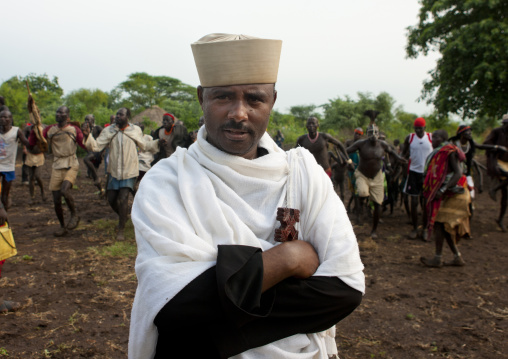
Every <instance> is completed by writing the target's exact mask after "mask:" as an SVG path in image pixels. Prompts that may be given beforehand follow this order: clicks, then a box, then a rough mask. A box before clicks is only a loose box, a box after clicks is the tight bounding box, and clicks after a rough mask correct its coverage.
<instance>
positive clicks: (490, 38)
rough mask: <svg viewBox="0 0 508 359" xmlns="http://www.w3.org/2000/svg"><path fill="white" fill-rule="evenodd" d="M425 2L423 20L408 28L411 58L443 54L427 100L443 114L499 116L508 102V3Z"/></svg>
mask: <svg viewBox="0 0 508 359" xmlns="http://www.w3.org/2000/svg"><path fill="white" fill-rule="evenodd" d="M420 2H421V5H422V6H421V9H420V13H419V22H418V24H417V25H416V26H412V27H409V28H408V35H407V39H408V43H407V47H406V53H407V56H408V57H409V58H416V57H418V56H419V55H420V54H423V55H424V56H426V55H427V54H428V52H429V51H433V50H437V51H439V53H440V54H441V58H440V59H439V60H438V61H437V64H436V67H435V68H434V69H433V70H432V71H431V72H430V79H429V80H426V81H425V82H424V84H423V90H422V96H421V98H422V99H427V103H432V104H434V106H435V108H436V110H437V111H438V113H439V114H441V115H446V114H448V113H454V114H459V115H461V116H462V118H467V117H468V118H474V117H475V116H479V117H482V116H491V117H497V118H499V117H500V116H501V115H502V114H503V113H505V111H506V107H507V103H508V1H506V0H420Z"/></svg>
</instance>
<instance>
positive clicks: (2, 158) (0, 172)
mask: <svg viewBox="0 0 508 359" xmlns="http://www.w3.org/2000/svg"><path fill="white" fill-rule="evenodd" d="M18 139H19V140H20V141H21V143H23V145H25V146H28V140H27V139H26V137H25V136H24V135H23V133H22V132H21V130H20V129H19V128H18V127H15V126H12V113H11V112H10V111H9V110H3V111H2V112H0V176H1V177H2V204H3V206H4V207H5V209H6V210H7V209H9V207H10V203H8V202H9V201H8V198H9V191H10V189H11V184H12V181H14V179H15V178H16V175H15V169H16V154H17V152H18Z"/></svg>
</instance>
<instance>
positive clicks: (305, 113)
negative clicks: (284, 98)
mask: <svg viewBox="0 0 508 359" xmlns="http://www.w3.org/2000/svg"><path fill="white" fill-rule="evenodd" d="M316 109H317V106H315V105H301V106H292V107H290V108H289V113H290V114H291V115H292V116H293V117H294V118H295V119H296V120H297V121H299V122H300V123H302V124H303V125H306V124H307V119H308V118H309V117H316V118H317V119H321V114H320V113H319V112H317V111H316Z"/></svg>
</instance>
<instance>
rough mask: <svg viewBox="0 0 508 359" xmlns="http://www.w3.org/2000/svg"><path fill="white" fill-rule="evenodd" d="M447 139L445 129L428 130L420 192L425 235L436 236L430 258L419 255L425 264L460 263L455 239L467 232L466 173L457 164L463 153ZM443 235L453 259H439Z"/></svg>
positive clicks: (468, 214)
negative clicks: (429, 143)
mask: <svg viewBox="0 0 508 359" xmlns="http://www.w3.org/2000/svg"><path fill="white" fill-rule="evenodd" d="M447 141H448V133H447V132H446V131H445V130H437V131H435V132H434V133H433V134H432V147H434V151H433V152H432V153H431V154H430V155H429V157H428V159H427V163H426V176H425V181H424V184H423V196H424V198H425V200H426V209H427V217H428V225H427V228H428V234H429V238H430V235H431V233H432V231H433V230H434V233H435V239H436V255H435V256H434V258H432V259H427V258H424V257H422V258H420V260H421V262H422V263H423V264H424V265H426V266H427V267H442V266H443V264H444V265H454V266H463V265H464V264H465V263H464V260H463V259H462V256H461V255H460V252H459V250H458V248H457V242H458V240H459V239H460V238H462V237H464V236H466V235H469V233H470V228H469V216H470V212H469V203H470V202H471V196H470V194H469V190H468V186H467V180H466V176H465V175H464V174H463V173H462V169H461V166H460V162H462V161H464V160H465V155H464V153H463V152H462V151H461V150H460V149H459V148H458V147H457V146H455V145H454V144H452V143H449V142H447ZM445 239H446V242H447V243H448V245H449V246H450V249H451V250H452V252H453V254H454V259H453V261H451V262H446V263H443V258H442V253H443V243H444V240H445Z"/></svg>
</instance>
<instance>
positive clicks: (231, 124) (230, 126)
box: [220, 120, 254, 133]
mask: <svg viewBox="0 0 508 359" xmlns="http://www.w3.org/2000/svg"><path fill="white" fill-rule="evenodd" d="M220 129H221V130H237V131H245V132H248V133H253V132H254V131H252V130H251V129H250V128H248V127H247V126H245V124H244V123H242V122H236V121H232V120H231V121H228V122H226V123H225V124H223V125H222V126H220Z"/></svg>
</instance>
